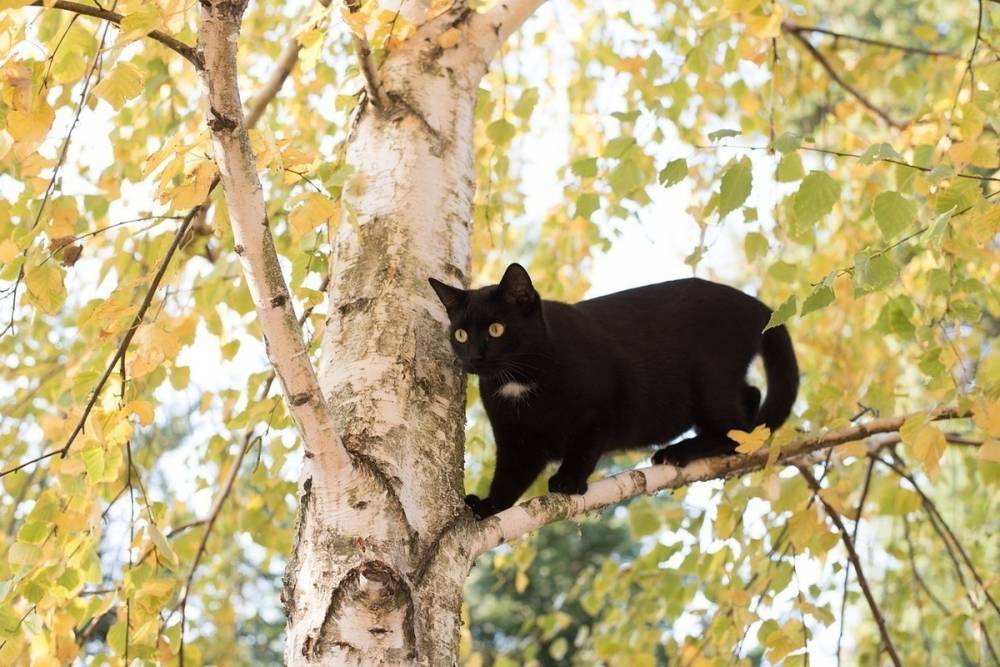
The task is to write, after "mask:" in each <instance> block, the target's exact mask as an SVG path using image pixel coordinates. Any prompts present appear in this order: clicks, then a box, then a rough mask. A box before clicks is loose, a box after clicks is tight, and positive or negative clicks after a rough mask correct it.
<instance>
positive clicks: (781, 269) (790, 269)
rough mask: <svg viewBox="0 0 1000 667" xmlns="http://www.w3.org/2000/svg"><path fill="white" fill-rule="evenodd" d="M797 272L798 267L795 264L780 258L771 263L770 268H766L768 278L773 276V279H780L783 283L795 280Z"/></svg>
mask: <svg viewBox="0 0 1000 667" xmlns="http://www.w3.org/2000/svg"><path fill="white" fill-rule="evenodd" d="M798 272H799V267H798V265H796V264H791V263H789V262H785V261H782V260H780V259H779V260H778V261H777V262H775V263H774V264H772V265H771V268H769V269H768V270H767V275H768V277H769V278H774V279H775V280H780V281H781V282H783V283H790V282H794V281H795V276H796V275H797V274H798Z"/></svg>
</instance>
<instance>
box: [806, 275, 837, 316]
mask: <svg viewBox="0 0 1000 667" xmlns="http://www.w3.org/2000/svg"><path fill="white" fill-rule="evenodd" d="M833 298H834V297H833V290H832V289H831V288H830V286H829V285H827V284H825V283H820V284H819V285H817V286H816V288H815V289H813V291H812V293H811V294H809V296H807V297H806V300H805V301H803V302H802V312H801V313H799V315H800V316H805V315H808V314H809V313H811V312H813V311H814V310H819V309H821V308H826V307H827V306H829V305H830V304H831V303H833Z"/></svg>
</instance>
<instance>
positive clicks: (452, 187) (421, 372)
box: [285, 8, 487, 665]
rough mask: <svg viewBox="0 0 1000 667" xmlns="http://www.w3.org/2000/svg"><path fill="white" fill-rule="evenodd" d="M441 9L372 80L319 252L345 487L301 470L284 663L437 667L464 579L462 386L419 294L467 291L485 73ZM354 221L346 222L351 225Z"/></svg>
mask: <svg viewBox="0 0 1000 667" xmlns="http://www.w3.org/2000/svg"><path fill="white" fill-rule="evenodd" d="M470 16H471V14H470V13H469V12H468V11H466V10H463V9H462V8H456V9H454V10H452V11H450V12H448V13H446V14H444V15H442V16H440V17H438V18H436V19H434V20H432V21H431V22H429V23H427V24H425V25H424V26H422V27H421V28H420V29H419V30H418V32H417V34H415V35H413V36H412V37H410V38H409V39H408V40H407V42H406V44H404V45H403V47H402V48H401V49H399V50H398V51H396V52H394V53H392V54H391V55H390V56H389V58H388V59H387V60H386V61H385V62H384V63H383V64H382V67H381V69H380V71H379V73H378V76H379V79H378V86H379V90H380V91H381V96H380V97H381V102H380V103H379V104H378V105H375V104H372V103H371V102H372V101H373V100H367V101H365V102H363V103H362V105H361V107H360V108H359V110H358V112H357V114H356V117H355V119H354V121H353V126H352V130H351V135H350V138H349V139H348V142H347V149H346V157H347V162H348V164H349V165H350V166H351V167H353V168H354V170H355V175H354V176H353V179H352V181H351V182H350V183H349V184H348V185H347V187H346V188H345V194H344V200H345V204H344V215H343V218H344V222H342V224H341V225H340V227H339V229H338V230H336V232H335V235H334V237H333V238H332V239H331V241H332V245H333V257H332V260H331V274H330V288H329V294H330V316H329V318H328V321H327V326H326V329H325V331H324V337H323V343H322V359H323V361H322V364H321V368H320V382H321V386H322V387H323V391H324V395H325V396H326V398H327V399H328V401H329V403H330V404H331V405H332V406H333V411H334V415H335V418H336V422H337V429H338V432H339V433H341V435H342V437H343V441H344V443H345V446H346V447H347V449H348V450H349V451H350V452H351V455H352V456H353V457H354V459H355V461H356V463H357V467H358V469H359V471H360V472H359V474H358V476H356V477H355V478H353V479H352V482H351V484H350V485H349V487H348V488H345V486H344V485H343V484H340V483H331V480H330V479H329V478H327V477H326V476H325V475H323V474H322V471H321V470H319V469H318V468H317V467H313V468H311V469H307V470H305V471H304V477H303V482H302V488H303V498H302V507H301V508H300V516H299V529H298V531H299V532H298V536H297V539H296V548H295V554H294V556H293V559H292V561H291V562H290V563H289V567H288V575H287V579H286V587H285V602H286V610H287V613H288V616H289V623H288V636H287V641H286V647H287V648H286V662H287V663H289V664H338V665H339V664H404V663H405V664H434V665H439V664H452V663H454V662H455V660H456V657H457V656H456V652H457V646H458V631H459V627H460V610H461V602H462V586H463V583H464V581H465V577H466V575H467V574H468V570H469V567H470V565H471V558H470V557H469V552H468V549H467V547H462V546H460V544H459V542H460V540H457V539H456V536H457V535H461V534H465V533H468V534H471V531H472V529H473V525H474V524H473V521H472V517H471V515H470V514H469V513H468V512H467V510H466V509H465V506H464V503H463V500H462V499H463V488H462V470H463V440H464V422H465V410H464V405H465V382H464V377H463V375H462V374H461V372H460V369H459V368H458V366H457V364H456V362H455V360H454V358H453V355H452V354H451V351H450V349H449V348H448V344H447V335H446V333H445V327H446V317H445V313H444V311H443V309H442V308H441V306H440V304H439V302H438V301H437V299H436V298H435V297H434V294H433V292H432V291H431V289H430V286H429V285H428V284H427V278H428V277H431V276H437V277H439V278H444V279H448V280H451V281H453V282H464V281H465V280H466V275H467V272H468V269H469V262H470V228H469V224H470V219H471V214H472V201H473V194H474V187H475V183H474V173H475V170H474V165H473V162H472V157H473V150H472V130H473V113H474V110H475V102H476V90H477V88H478V83H479V80H480V79H481V77H482V75H483V74H484V73H485V71H486V65H487V61H486V59H485V57H484V56H483V52H482V51H481V49H479V48H478V47H477V46H476V45H475V44H473V43H472V42H471V41H470V40H468V39H465V40H462V41H461V42H460V43H459V44H458V45H457V46H454V47H451V48H448V49H443V48H442V47H441V46H440V45H439V44H438V42H437V37H438V36H439V35H440V34H442V33H443V32H445V31H446V30H448V29H450V28H452V27H456V28H458V29H459V30H462V31H464V32H466V33H467V31H468V19H469V18H470ZM353 215H356V219H354V220H352V221H348V218H349V217H350V216H353Z"/></svg>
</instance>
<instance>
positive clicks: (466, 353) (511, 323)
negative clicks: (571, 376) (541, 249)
mask: <svg viewBox="0 0 1000 667" xmlns="http://www.w3.org/2000/svg"><path fill="white" fill-rule="evenodd" d="M429 282H430V284H431V287H433V288H434V291H435V292H436V293H437V296H438V298H439V299H440V300H441V303H442V304H444V308H445V310H446V311H447V312H448V319H449V320H450V323H451V326H449V328H448V335H449V337H450V339H451V348H452V349H453V350H454V351H455V356H457V357H458V358H459V360H460V361H461V362H462V367H463V368H464V369H465V371H466V372H467V373H474V374H476V375H484V376H493V375H500V374H504V373H506V374H509V375H511V376H513V377H523V376H525V375H530V374H531V371H532V370H535V369H537V364H536V361H537V358H538V356H539V353H540V351H541V347H542V344H543V343H544V341H545V324H544V320H543V319H542V308H541V299H540V298H539V296H538V292H536V291H535V288H534V286H533V285H532V284H531V277H530V276H529V275H528V272H527V271H525V270H524V267H523V266H521V265H520V264H511V265H510V266H508V267H507V271H506V272H504V274H503V278H502V279H501V280H500V282H499V283H498V284H496V285H488V286H486V287H481V288H479V289H473V290H464V289H459V288H457V287H451V286H449V285H445V284H444V283H442V282H440V281H438V280H435V279H434V278H431V279H430V280H429Z"/></svg>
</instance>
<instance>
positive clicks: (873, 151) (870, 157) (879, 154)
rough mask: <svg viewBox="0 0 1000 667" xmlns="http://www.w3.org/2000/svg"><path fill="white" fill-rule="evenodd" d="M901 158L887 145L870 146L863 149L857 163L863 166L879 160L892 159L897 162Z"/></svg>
mask: <svg viewBox="0 0 1000 667" xmlns="http://www.w3.org/2000/svg"><path fill="white" fill-rule="evenodd" d="M901 157H902V156H900V154H899V153H897V152H896V149H895V148H893V147H892V146H890V145H889V144H887V143H884V142H883V143H878V144H872V145H871V146H869V147H868V148H866V149H865V152H864V153H862V154H861V156H860V157H859V158H858V162H860V163H861V164H864V165H868V164H871V163H872V162H874V161H875V160H880V159H886V158H888V159H892V160H899V159H901Z"/></svg>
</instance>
